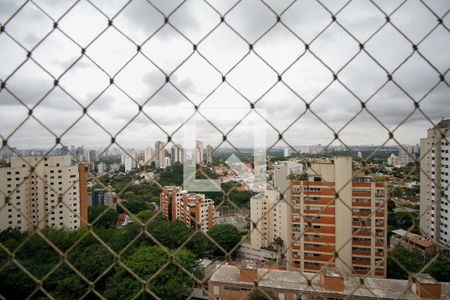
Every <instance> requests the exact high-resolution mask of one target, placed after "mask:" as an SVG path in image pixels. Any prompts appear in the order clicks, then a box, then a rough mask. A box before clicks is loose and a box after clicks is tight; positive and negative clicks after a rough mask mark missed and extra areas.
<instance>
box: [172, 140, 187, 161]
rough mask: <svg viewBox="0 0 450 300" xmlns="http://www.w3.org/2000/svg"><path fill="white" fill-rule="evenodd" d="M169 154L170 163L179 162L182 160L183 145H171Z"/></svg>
mask: <svg viewBox="0 0 450 300" xmlns="http://www.w3.org/2000/svg"><path fill="white" fill-rule="evenodd" d="M170 156H171V158H172V164H174V163H176V162H179V163H183V162H184V151H183V147H182V146H181V145H180V144H177V145H173V146H172V148H171V149H170Z"/></svg>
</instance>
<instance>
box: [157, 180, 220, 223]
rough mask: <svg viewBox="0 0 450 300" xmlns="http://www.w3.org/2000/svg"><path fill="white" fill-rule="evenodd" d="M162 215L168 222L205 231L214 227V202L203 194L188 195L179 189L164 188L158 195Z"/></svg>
mask: <svg viewBox="0 0 450 300" xmlns="http://www.w3.org/2000/svg"><path fill="white" fill-rule="evenodd" d="M160 209H161V213H162V215H163V216H164V217H165V218H166V219H167V220H169V221H175V220H178V221H181V222H183V223H184V224H185V225H186V226H188V227H192V228H195V227H196V226H198V228H199V229H201V230H203V231H207V230H208V229H209V228H210V227H211V226H212V225H214V202H213V201H212V200H211V199H206V198H205V195H203V194H189V193H188V192H187V191H185V190H183V189H182V188H181V187H177V186H165V187H164V188H163V190H162V191H161V194H160Z"/></svg>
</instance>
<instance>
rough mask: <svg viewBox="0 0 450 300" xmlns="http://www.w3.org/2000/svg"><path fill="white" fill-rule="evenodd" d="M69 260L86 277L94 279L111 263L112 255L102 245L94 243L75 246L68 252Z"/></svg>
mask: <svg viewBox="0 0 450 300" xmlns="http://www.w3.org/2000/svg"><path fill="white" fill-rule="evenodd" d="M80 257H83V259H80ZM69 261H70V262H71V263H72V264H73V265H74V266H75V268H77V269H78V270H79V271H80V272H81V273H82V274H83V275H84V276H86V278H88V279H89V280H95V279H96V278H97V277H98V276H99V275H101V274H102V273H103V272H104V271H105V270H106V269H107V268H108V267H109V266H110V265H111V264H112V263H113V257H112V255H111V253H110V252H109V251H108V250H107V249H106V248H105V247H104V246H102V245H101V244H97V243H96V244H91V245H89V246H87V247H84V246H82V247H77V248H75V249H74V250H73V251H71V252H70V254H69Z"/></svg>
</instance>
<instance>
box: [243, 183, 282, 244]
mask: <svg viewBox="0 0 450 300" xmlns="http://www.w3.org/2000/svg"><path fill="white" fill-rule="evenodd" d="M289 212H290V210H289V204H288V203H287V202H286V201H284V200H282V199H280V193H279V192H278V191H277V190H269V189H268V190H266V191H265V192H262V193H259V194H257V195H255V196H253V197H252V198H250V219H251V223H250V231H251V245H252V247H253V248H256V249H259V248H261V247H268V246H269V245H272V244H273V243H274V242H275V240H276V239H277V238H280V239H281V240H282V241H283V245H284V246H285V247H286V246H287V245H290V234H289V225H290V223H289V222H288V220H289V218H290V216H289Z"/></svg>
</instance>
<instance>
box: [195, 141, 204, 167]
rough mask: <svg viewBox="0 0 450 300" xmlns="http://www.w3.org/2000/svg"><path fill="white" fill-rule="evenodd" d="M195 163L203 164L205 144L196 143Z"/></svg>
mask: <svg viewBox="0 0 450 300" xmlns="http://www.w3.org/2000/svg"><path fill="white" fill-rule="evenodd" d="M195 162H196V163H197V164H201V163H203V142H202V141H198V140H197V141H195Z"/></svg>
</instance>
